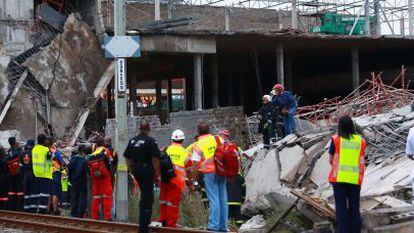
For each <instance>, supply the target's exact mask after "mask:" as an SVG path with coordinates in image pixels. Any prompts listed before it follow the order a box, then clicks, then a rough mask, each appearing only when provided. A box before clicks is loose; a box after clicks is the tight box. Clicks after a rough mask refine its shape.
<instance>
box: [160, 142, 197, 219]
mask: <svg viewBox="0 0 414 233" xmlns="http://www.w3.org/2000/svg"><path fill="white" fill-rule="evenodd" d="M166 152H167V155H168V156H170V158H171V162H172V164H173V166H174V171H175V174H176V177H174V178H172V179H171V180H170V181H168V182H161V185H160V188H161V190H160V196H159V207H160V217H159V220H158V221H159V222H161V223H162V224H163V226H166V227H176V226H177V221H178V217H179V209H180V201H181V196H182V193H183V192H184V191H185V178H186V168H190V167H191V162H190V154H189V152H188V151H187V150H186V149H185V148H184V147H183V146H182V145H181V144H179V143H172V144H171V145H170V146H169V147H168V148H167V151H166Z"/></svg>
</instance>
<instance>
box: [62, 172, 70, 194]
mask: <svg viewBox="0 0 414 233" xmlns="http://www.w3.org/2000/svg"><path fill="white" fill-rule="evenodd" d="M61 183H62V191H63V192H67V191H68V185H69V182H68V176H67V174H66V171H65V170H63V171H62V177H61Z"/></svg>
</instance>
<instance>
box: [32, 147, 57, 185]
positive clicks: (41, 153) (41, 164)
mask: <svg viewBox="0 0 414 233" xmlns="http://www.w3.org/2000/svg"><path fill="white" fill-rule="evenodd" d="M48 154H49V148H47V147H45V146H43V145H40V144H39V145H36V146H35V147H33V150H32V164H33V165H32V166H33V174H34V176H35V177H37V178H47V179H52V173H53V171H52V160H50V159H48V158H47V156H48Z"/></svg>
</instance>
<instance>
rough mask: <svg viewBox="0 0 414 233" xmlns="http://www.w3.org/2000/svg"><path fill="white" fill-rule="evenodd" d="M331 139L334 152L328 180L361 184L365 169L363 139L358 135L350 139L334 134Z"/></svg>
mask: <svg viewBox="0 0 414 233" xmlns="http://www.w3.org/2000/svg"><path fill="white" fill-rule="evenodd" d="M332 140H333V143H334V145H335V154H334V157H333V162H332V170H331V173H330V175H329V182H331V183H335V182H340V183H349V184H356V185H361V184H362V180H363V176H364V169H365V158H364V149H365V143H364V141H363V140H362V138H361V137H360V136H359V135H353V137H352V138H350V139H345V138H342V137H339V136H334V137H333V138H332Z"/></svg>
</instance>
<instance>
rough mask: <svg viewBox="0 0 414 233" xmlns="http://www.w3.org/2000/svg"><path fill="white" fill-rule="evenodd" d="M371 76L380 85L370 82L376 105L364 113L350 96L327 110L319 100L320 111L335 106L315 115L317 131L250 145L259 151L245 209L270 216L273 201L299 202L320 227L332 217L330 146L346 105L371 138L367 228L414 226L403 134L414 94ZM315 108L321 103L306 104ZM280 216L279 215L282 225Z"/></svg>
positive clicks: (364, 206) (413, 120)
mask: <svg viewBox="0 0 414 233" xmlns="http://www.w3.org/2000/svg"><path fill="white" fill-rule="evenodd" d="M373 77H375V79H376V81H373V80H371V83H377V84H376V85H377V86H376V87H377V88H376V89H375V92H372V90H373V89H370V93H371V94H372V95H374V96H375V98H374V99H372V98H371V100H370V101H371V102H372V106H374V105H375V106H376V107H375V108H373V107H372V106H371V107H370V109H371V110H370V111H368V110H366V109H365V110H364V111H363V113H362V114H361V108H357V107H355V106H356V105H354V107H351V108H350V107H349V106H350V102H352V101H347V102H346V104H345V106H342V107H341V106H340V105H337V106H336V107H335V109H332V108H331V107H332V106H328V105H326V106H325V107H327V106H328V109H327V110H322V108H321V106H323V105H321V104H319V105H317V107H318V108H319V109H320V112H325V113H326V112H330V113H331V115H330V116H331V117H327V116H328V115H324V117H322V115H319V116H316V115H314V116H313V120H315V119H316V120H317V121H315V123H314V127H315V128H314V132H312V133H307V134H296V135H288V136H287V137H285V138H284V139H283V140H280V141H278V142H276V143H274V144H273V145H272V146H271V149H270V150H265V149H263V148H261V146H260V145H258V146H256V147H253V148H252V149H251V150H249V151H246V152H245V153H246V154H248V155H249V156H253V157H254V158H255V160H254V162H253V163H252V164H250V165H248V166H246V167H247V168H249V169H246V170H245V174H246V181H247V197H246V200H247V201H246V202H245V204H244V207H243V210H244V213H245V214H247V215H258V214H264V215H265V216H266V215H268V214H269V213H274V212H275V208H279V210H277V212H280V211H281V210H280V209H282V212H283V210H286V209H289V207H291V206H292V205H294V206H296V207H297V208H296V211H297V212H299V213H300V214H301V216H303V217H304V218H307V219H309V220H311V221H312V222H314V223H315V226H317V225H318V224H319V223H321V222H322V223H324V222H325V221H326V220H328V221H329V222H331V223H334V222H335V207H334V200H333V191H332V188H331V185H330V184H329V183H328V174H329V170H330V168H331V166H330V164H329V154H328V148H329V145H330V137H331V135H333V134H334V132H335V125H336V120H337V119H338V117H339V116H340V114H339V113H340V112H341V109H342V108H347V113H348V114H350V115H351V116H353V119H354V122H355V125H356V129H357V131H358V133H360V134H361V135H362V136H363V138H364V139H365V140H366V141H367V142H368V148H367V150H366V158H367V163H368V165H367V168H366V172H365V178H364V182H363V185H362V188H361V212H362V213H363V216H364V217H363V218H364V221H363V222H364V228H365V229H366V230H367V231H369V232H390V231H396V232H404V230H406V229H407V227H411V228H408V229H409V231H405V232H413V231H414V217H413V216H414V212H413V213H411V212H412V211H414V207H413V206H412V205H411V201H412V196H413V195H412V191H411V177H410V174H411V171H412V169H413V167H414V161H412V160H410V159H409V158H407V156H406V155H405V142H406V137H407V134H408V131H409V129H410V128H411V127H414V111H413V107H412V106H411V102H412V100H413V98H414V95H413V94H412V93H410V92H409V91H408V90H406V89H396V88H392V87H390V86H385V85H384V84H382V81H381V79H380V78H378V76H373ZM377 78H378V79H377ZM378 87H381V88H378ZM385 89H387V90H392V91H393V92H394V94H395V95H397V96H399V97H398V100H396V99H392V100H390V101H389V102H386V101H384V99H385V97H384V94H387V93H388V92H387V91H384V90H385ZM354 94H355V93H354ZM360 94H361V95H362V96H365V97H364V98H368V97H369V96H368V94H367V92H362V93H360ZM347 98H348V97H347ZM364 98H361V97H357V96H356V97H354V98H353V100H354V102H358V101H360V100H362V99H364ZM348 99H350V98H348ZM376 101H379V102H381V104H379V102H376ZM359 103H361V101H360V102H359ZM364 103H365V102H364ZM366 103H368V102H366ZM313 108H316V107H314V106H313V107H312V106H310V107H307V109H313ZM301 114H304V112H303V111H302V113H301ZM319 117H321V118H319ZM307 120H310V119H309V118H308V119H307ZM378 219H381V220H380V221H379V220H378ZM407 221H408V222H409V223H407ZM279 222H280V223H283V222H282V221H279V220H278V221H277V224H278V223H279ZM410 224H411V225H410ZM251 225H252V224H251ZM322 225H323V224H322ZM318 226H319V225H318ZM255 227H257V226H255ZM262 227H263V226H262ZM267 227H268V226H267ZM247 228H248V227H247V226H245V227H244V228H243V229H246V230H245V231H246V232H248V229H247ZM263 228H266V227H263ZM328 228H332V226H329V227H328ZM384 229H386V230H384ZM400 230H401V231H400Z"/></svg>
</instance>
